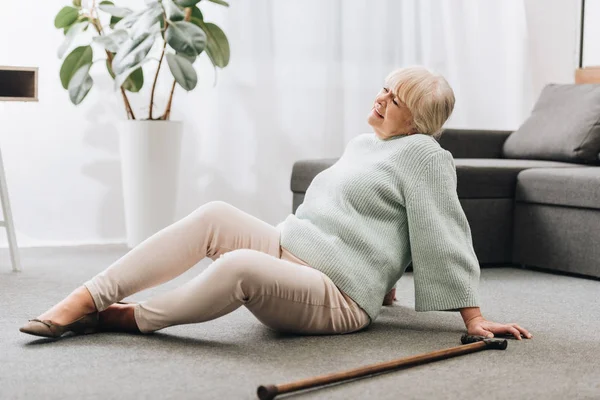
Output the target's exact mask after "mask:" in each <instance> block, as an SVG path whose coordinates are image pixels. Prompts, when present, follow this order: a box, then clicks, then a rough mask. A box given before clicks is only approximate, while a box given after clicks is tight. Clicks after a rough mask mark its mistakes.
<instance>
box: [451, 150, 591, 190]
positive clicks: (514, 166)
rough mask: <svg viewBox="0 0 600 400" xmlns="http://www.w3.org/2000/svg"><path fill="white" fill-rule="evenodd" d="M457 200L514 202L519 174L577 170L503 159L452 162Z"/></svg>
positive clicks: (558, 164) (559, 164)
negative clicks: (534, 170) (539, 169)
mask: <svg viewBox="0 0 600 400" xmlns="http://www.w3.org/2000/svg"><path fill="white" fill-rule="evenodd" d="M454 163H455V165H456V175H457V179H458V188H457V191H458V197H459V198H461V199H482V198H488V199H496V198H510V199H512V198H514V197H515V185H516V183H517V176H518V175H519V173H521V171H524V170H532V169H538V168H543V169H544V170H553V169H563V168H568V169H580V168H585V167H584V166H581V165H579V164H571V163H565V162H557V161H538V160H516V159H514V160H513V159H504V158H455V159H454Z"/></svg>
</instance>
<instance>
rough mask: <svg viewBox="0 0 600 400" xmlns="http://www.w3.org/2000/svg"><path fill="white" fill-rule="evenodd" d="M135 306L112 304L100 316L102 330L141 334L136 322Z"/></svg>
mask: <svg viewBox="0 0 600 400" xmlns="http://www.w3.org/2000/svg"><path fill="white" fill-rule="evenodd" d="M134 306H135V304H111V305H110V306H109V307H108V308H106V309H105V310H104V311H101V312H100V314H99V318H100V327H101V329H103V330H106V331H115V332H130V333H140V330H139V328H138V326H137V323H136V321H135V315H134Z"/></svg>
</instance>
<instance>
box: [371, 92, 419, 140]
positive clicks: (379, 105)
mask: <svg viewBox="0 0 600 400" xmlns="http://www.w3.org/2000/svg"><path fill="white" fill-rule="evenodd" d="M367 122H368V123H369V125H371V127H373V130H374V131H375V134H376V135H377V136H379V138H381V139H387V138H390V137H392V136H397V135H406V134H412V133H415V132H414V128H413V126H412V114H411V112H410V110H409V109H408V107H406V105H405V104H403V103H402V102H401V101H400V100H399V99H398V98H397V97H395V95H394V93H393V92H392V91H391V90H390V89H389V88H388V87H383V88H381V90H380V91H379V93H377V97H376V98H375V103H374V104H373V108H372V109H371V113H370V114H369V117H368V120H367Z"/></svg>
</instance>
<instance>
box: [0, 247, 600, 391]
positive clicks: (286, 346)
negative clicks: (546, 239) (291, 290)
mask: <svg viewBox="0 0 600 400" xmlns="http://www.w3.org/2000/svg"><path fill="white" fill-rule="evenodd" d="M126 251H127V249H126V248H125V247H124V246H117V245H114V246H100V247H81V248H61V249H21V257H22V262H23V272H20V273H14V272H11V270H10V259H9V257H8V252H7V251H5V250H4V251H0V315H1V318H0V399H32V398H43V399H47V400H49V399H70V398H78V399H80V398H85V399H113V398H114V399H117V398H118V399H130V398H135V399H153V398H160V399H188V398H189V399H256V398H257V395H256V390H257V388H258V386H259V385H263V384H283V383H289V382H293V381H296V380H301V379H305V378H309V377H315V376H319V375H324V374H329V373H333V372H340V371H344V370H348V369H352V368H358V367H363V366H366V365H370V364H374V363H380V362H384V361H390V360H394V359H397V358H401V357H406V356H411V355H416V354H420V353H426V352H430V351H434V350H439V349H444V348H448V347H453V346H457V345H460V336H461V335H462V334H463V333H465V328H464V325H463V323H462V319H461V317H460V314H459V313H455V312H425V313H417V312H415V311H414V289H413V276H412V273H408V274H406V275H405V276H404V277H403V278H402V279H401V281H400V282H399V286H398V293H397V296H398V300H397V301H396V302H395V304H394V305H393V306H390V307H384V308H383V310H382V313H381V315H380V316H379V318H378V319H377V320H376V321H375V323H374V324H373V325H372V326H371V327H370V328H369V329H368V330H366V331H363V332H358V333H355V334H349V335H327V336H296V335H284V334H280V333H277V332H273V331H271V330H269V329H268V328H266V327H265V326H263V325H262V324H261V323H260V322H259V321H258V320H256V319H255V318H254V316H253V315H252V314H251V313H250V312H249V311H248V310H247V309H246V308H244V307H241V308H239V309H238V310H236V311H234V312H232V313H230V314H228V315H226V316H224V317H222V318H219V319H217V320H213V321H209V322H206V323H203V324H192V325H181V326H173V327H169V328H165V329H163V330H161V331H158V332H156V333H154V334H153V335H148V336H137V335H128V334H125V333H101V334H91V335H84V336H67V337H63V338H61V339H59V340H54V339H45V338H37V337H34V336H30V335H26V334H23V333H21V332H19V331H18V328H19V326H21V325H22V324H24V323H25V322H26V321H27V319H29V318H34V317H35V316H37V315H39V314H41V313H42V312H43V311H45V310H46V309H48V308H49V307H51V306H52V305H53V304H55V303H56V302H58V301H59V300H61V299H62V298H63V297H64V296H66V295H67V294H68V293H69V292H70V291H71V290H73V289H74V288H75V287H77V286H79V285H80V284H81V283H82V282H83V281H85V280H86V279H88V278H90V277H91V276H93V275H94V274H96V273H98V272H100V271H101V270H102V269H104V268H106V267H107V266H108V265H110V263H112V262H113V261H115V260H116V259H118V258H119V257H120V256H122V255H123V254H125V252H126ZM209 262H210V260H208V259H207V260H205V261H203V262H201V263H199V264H198V265H196V266H194V267H192V268H191V269H190V270H189V271H187V272H186V273H185V274H183V275H181V276H179V277H178V278H176V279H174V280H173V281H171V282H168V283H166V284H164V285H161V286H158V287H155V288H152V289H149V290H146V291H143V292H140V293H137V294H135V295H133V296H131V297H129V298H128V299H127V300H132V301H140V300H144V299H147V298H149V297H151V296H153V295H155V294H157V293H160V292H162V291H165V290H168V289H170V288H172V287H174V286H178V285H180V284H182V283H183V282H185V281H187V280H189V279H190V278H191V277H193V276H195V275H197V274H198V273H200V272H201V271H202V270H203V269H204V268H206V266H207V265H208V263H209ZM480 293H481V301H482V312H483V315H484V316H485V317H486V318H487V319H490V320H493V321H497V322H517V323H519V324H520V325H522V326H524V327H525V328H527V329H529V330H530V332H531V333H532V334H533V335H534V338H533V339H531V340H522V341H516V340H509V343H508V348H507V349H506V350H503V351H501V350H487V351H481V352H478V353H473V354H469V355H464V356H460V357H456V358H452V359H447V360H442V361H437V362H433V363H429V364H426V365H420V366H416V367H412V368H409V369H404V370H397V371H392V372H388V373H384V374H379V375H376V376H369V377H366V378H360V379H355V380H353V381H348V382H343V383H337V384H332V385H328V386H326V387H319V388H314V389H309V390H305V391H301V392H296V393H291V394H287V395H281V396H278V397H277V398H281V399H287V398H291V399H359V398H360V399H367V398H369V399H375V398H377V399H425V398H436V399H463V400H464V399H477V400H482V399H485V400H490V399H565V398H576V399H600V367H599V366H600V281H599V280H594V279H584V278H581V277H572V276H566V275H560V274H553V273H548V272H540V271H537V270H529V269H521V268H512V267H502V266H499V267H490V268H483V269H482V273H481V284H480Z"/></svg>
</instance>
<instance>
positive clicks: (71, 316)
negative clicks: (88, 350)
mask: <svg viewBox="0 0 600 400" xmlns="http://www.w3.org/2000/svg"><path fill="white" fill-rule="evenodd" d="M94 311H96V304H95V303H94V299H93V298H92V295H91V294H90V292H89V291H88V290H87V288H86V287H85V286H80V287H78V288H77V289H75V290H73V292H71V294H70V295H68V296H67V297H65V298H64V299H63V300H61V301H60V302H59V303H58V304H56V305H55V306H54V307H52V308H51V309H49V310H48V311H46V312H45V313H43V314H41V315H40V316H38V317H37V319H40V320H50V321H52V322H54V323H55V324H57V325H67V324H70V323H71V322H73V321H75V320H77V319H79V318H81V317H83V316H84V315H86V314H89V313H93V312H94Z"/></svg>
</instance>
